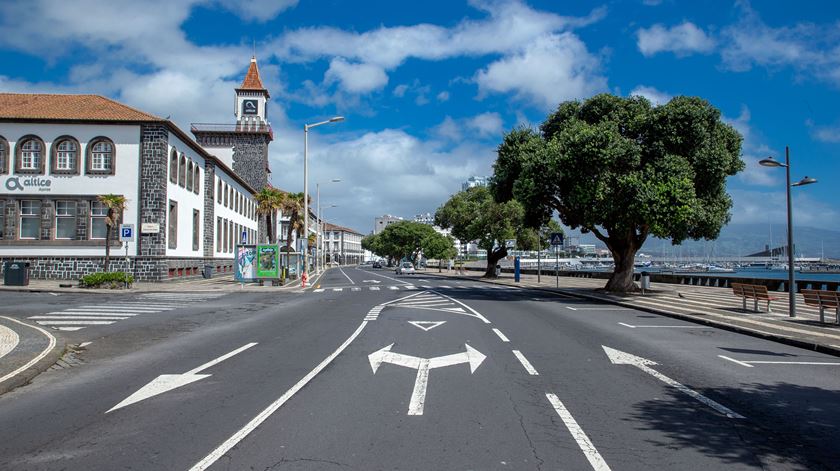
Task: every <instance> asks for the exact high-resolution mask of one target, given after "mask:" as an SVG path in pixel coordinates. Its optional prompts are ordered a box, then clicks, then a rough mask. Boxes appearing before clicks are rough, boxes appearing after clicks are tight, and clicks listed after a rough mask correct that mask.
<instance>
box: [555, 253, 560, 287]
mask: <svg viewBox="0 0 840 471" xmlns="http://www.w3.org/2000/svg"><path fill="white" fill-rule="evenodd" d="M554 287H555V288H559V287H560V249H559V246H557V245H555V246H554Z"/></svg>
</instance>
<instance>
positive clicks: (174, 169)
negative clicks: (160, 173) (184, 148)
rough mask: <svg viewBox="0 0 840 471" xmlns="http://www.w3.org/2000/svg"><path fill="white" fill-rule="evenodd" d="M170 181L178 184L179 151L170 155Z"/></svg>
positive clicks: (174, 151) (173, 150) (173, 151)
mask: <svg viewBox="0 0 840 471" xmlns="http://www.w3.org/2000/svg"><path fill="white" fill-rule="evenodd" d="M169 181H170V182H172V183H174V184H176V185H177V184H178V151H177V150H175V149H172V153H171V154H169Z"/></svg>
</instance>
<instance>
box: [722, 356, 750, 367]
mask: <svg viewBox="0 0 840 471" xmlns="http://www.w3.org/2000/svg"><path fill="white" fill-rule="evenodd" d="M718 356H719V357H721V358H723V359H724V360H729V361H731V362H732V363H737V364H739V365H741V366H746V367H747V368H752V367H753V366H752V365H750V364H749V363H744V362H743V361H738V360H736V359H734V358H729V357H728V356H725V355H718Z"/></svg>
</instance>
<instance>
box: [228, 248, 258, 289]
mask: <svg viewBox="0 0 840 471" xmlns="http://www.w3.org/2000/svg"><path fill="white" fill-rule="evenodd" d="M233 278H234V279H235V280H236V281H251V280H255V279H256V278H257V246H256V245H238V246H236V272H235V273H234V274H233Z"/></svg>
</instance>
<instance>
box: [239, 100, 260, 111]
mask: <svg viewBox="0 0 840 471" xmlns="http://www.w3.org/2000/svg"><path fill="white" fill-rule="evenodd" d="M258 110H259V106H258V105H257V100H242V114H259V113H258Z"/></svg>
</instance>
